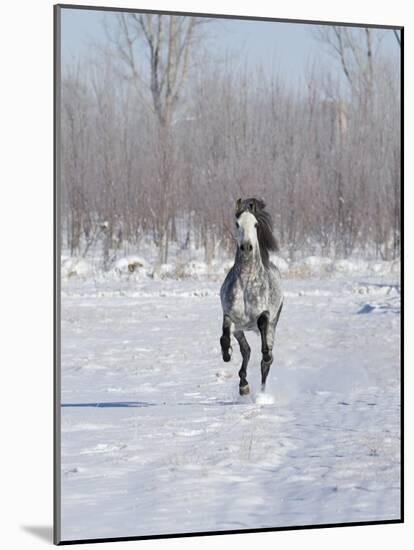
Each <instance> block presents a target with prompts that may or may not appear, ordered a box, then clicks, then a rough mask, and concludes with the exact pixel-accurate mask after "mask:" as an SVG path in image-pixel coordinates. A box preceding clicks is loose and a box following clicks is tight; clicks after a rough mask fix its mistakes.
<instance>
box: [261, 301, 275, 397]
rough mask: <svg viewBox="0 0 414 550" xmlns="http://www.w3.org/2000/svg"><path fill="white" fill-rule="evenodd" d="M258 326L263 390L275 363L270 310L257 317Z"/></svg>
mask: <svg viewBox="0 0 414 550" xmlns="http://www.w3.org/2000/svg"><path fill="white" fill-rule="evenodd" d="M257 326H258V328H259V331H260V336H261V339H262V362H261V364H260V366H261V371H262V391H264V390H265V387H266V378H267V375H268V374H269V369H270V365H271V364H272V363H273V354H272V349H273V339H274V330H273V327H272V326H271V323H270V319H269V312H268V311H264V312H263V313H262V314H261V315H260V316H259V318H258V319H257Z"/></svg>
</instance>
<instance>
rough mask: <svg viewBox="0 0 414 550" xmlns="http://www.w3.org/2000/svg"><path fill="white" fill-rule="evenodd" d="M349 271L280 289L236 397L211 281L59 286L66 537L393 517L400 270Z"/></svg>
mask: <svg viewBox="0 0 414 550" xmlns="http://www.w3.org/2000/svg"><path fill="white" fill-rule="evenodd" d="M308 263H309V262H308ZM310 263H311V264H312V262H310ZM311 267H312V266H311ZM349 271H350V270H345V272H344V270H342V271H341V270H340V269H337V270H336V271H335V273H334V274H332V275H331V276H323V277H314V278H312V277H308V278H306V279H294V278H287V279H285V280H284V285H283V286H284V291H285V305H284V309H283V312H282V315H281V318H280V322H279V326H278V330H277V341H278V345H277V346H276V348H275V352H274V356H275V362H274V364H273V366H272V368H271V371H270V374H269V378H268V384H267V392H266V394H265V396H263V395H261V394H260V392H259V387H260V344H259V338H258V336H256V335H255V334H251V333H248V334H247V338H248V341H249V343H250V345H251V347H252V355H251V360H250V364H249V368H248V380H249V384H250V389H251V394H250V395H249V396H248V397H243V398H242V397H239V395H238V380H239V379H238V375H237V371H238V369H239V366H240V363H241V358H240V353H239V350H238V347H237V345H236V342H234V343H233V348H234V353H233V357H232V361H231V362H230V363H223V362H222V359H221V353H220V345H219V337H220V329H221V308H220V300H219V296H218V292H219V287H220V282H219V281H218V280H212V279H211V278H207V277H206V278H204V279H203V278H202V277H201V278H198V279H195V278H190V279H185V280H175V279H170V278H166V279H152V278H148V277H146V276H143V277H136V276H135V274H132V276H129V275H125V276H120V275H119V274H118V276H115V275H114V276H111V277H106V278H105V277H98V278H97V277H95V278H92V277H91V276H89V275H87V272H88V271H87V270H86V271H85V273H86V275H85V276H84V277H82V276H78V275H76V274H75V275H72V276H69V277H65V276H64V277H63V280H62V410H61V412H62V476H61V478H62V538H63V540H68V539H83V538H101V537H124V536H143V535H152V534H162V533H184V532H194V531H210V530H214V531H217V530H229V529H249V528H261V527H279V526H295V525H309V524H325V523H332V522H335V523H336V522H353V521H370V520H385V519H397V518H399V516H400V509H399V503H400V454H399V451H400V431H399V430H400V392H399V388H400V361H399V353H400V336H399V323H400V287H399V280H398V273H395V272H394V271H393V269H391V268H390V269H389V270H388V271H387V270H385V271H384V270H382V271H381V270H380V269H378V270H377V272H379V271H381V273H380V274H379V275H378V274H376V270H375V269H370V270H369V272H367V273H365V274H362V273H361V272H360V271H358V270H354V271H352V270H351V271H352V272H351V273H350V272H349ZM213 279H214V278H213Z"/></svg>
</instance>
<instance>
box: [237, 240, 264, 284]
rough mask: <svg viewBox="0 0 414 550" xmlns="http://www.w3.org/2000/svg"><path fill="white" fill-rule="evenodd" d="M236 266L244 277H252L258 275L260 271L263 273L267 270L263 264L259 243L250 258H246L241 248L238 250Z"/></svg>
mask: <svg viewBox="0 0 414 550" xmlns="http://www.w3.org/2000/svg"><path fill="white" fill-rule="evenodd" d="M234 265H235V268H236V270H237V273H238V274H239V276H240V277H241V278H242V279H250V278H252V277H255V276H257V274H258V273H261V272H263V271H264V270H265V266H264V265H263V262H262V258H261V256H260V249H259V245H258V244H257V245H256V246H255V248H254V253H253V254H252V256H251V257H250V258H248V259H247V258H245V257H244V256H243V255H242V254H241V252H240V250H239V248H237V251H236V258H235V261H234Z"/></svg>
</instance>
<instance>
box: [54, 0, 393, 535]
mask: <svg viewBox="0 0 414 550" xmlns="http://www.w3.org/2000/svg"><path fill="white" fill-rule="evenodd" d="M373 23H377V22H375V21H374V22H370V23H368V22H364V23H363V24H360V25H354V24H352V25H351V24H347V23H332V22H330V23H327V22H323V21H319V22H308V21H293V20H292V21H289V20H272V19H264V18H257V17H254V16H253V14H252V17H236V16H226V15H221V16H219V15H207V14H186V13H177V12H155V11H145V10H141V11H140V10H132V9H122V8H113V7H111V8H104V7H102V8H97V7H87V6H71V5H59V6H55V506H54V508H55V543H57V544H65V543H74V542H78V543H81V542H98V541H109V540H128V539H145V538H160V537H177V536H189V535H212V534H216V535H217V534H222V533H242V532H256V531H257V532H260V531H266V530H267V531H269V530H278V529H296V528H304V527H309V528H310V527H315V526H318V527H334V526H339V525H341V526H342V525H355V524H376V523H391V522H394V523H398V522H402V521H403V509H402V503H403V468H402V459H403V457H402V454H401V450H402V440H401V438H402V432H401V426H402V414H403V411H402V407H401V405H402V391H401V388H402V381H403V371H402V368H403V365H402V344H403V340H402V326H401V295H402V292H401V291H402V286H401V273H402V270H401V258H402V255H403V235H402V230H401V226H402V224H401V221H402V217H403V203H402V195H403V183H402V161H401V159H402V147H403V144H402V108H403V106H402V93H401V90H402V86H403V74H402V58H403V28H402V27H392V26H387V25H377V24H373ZM383 23H386V22H385V21H384V22H383Z"/></svg>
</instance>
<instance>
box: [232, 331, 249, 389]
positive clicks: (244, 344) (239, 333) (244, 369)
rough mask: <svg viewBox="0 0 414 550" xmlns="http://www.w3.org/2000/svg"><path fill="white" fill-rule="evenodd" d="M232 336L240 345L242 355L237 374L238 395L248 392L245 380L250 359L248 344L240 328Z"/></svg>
mask: <svg viewBox="0 0 414 550" xmlns="http://www.w3.org/2000/svg"><path fill="white" fill-rule="evenodd" d="M234 337H235V338H236V340H237V341H238V343H239V346H240V352H241V354H242V357H243V362H242V366H241V368H240V370H239V376H240V385H239V392H240V395H247V394H248V393H249V391H250V390H249V384H248V382H247V378H246V374H247V365H248V363H249V359H250V346H249V344H248V343H247V340H246V337H245V335H244V332H243V331H242V330H239V331H236V332H235V333H234Z"/></svg>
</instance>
